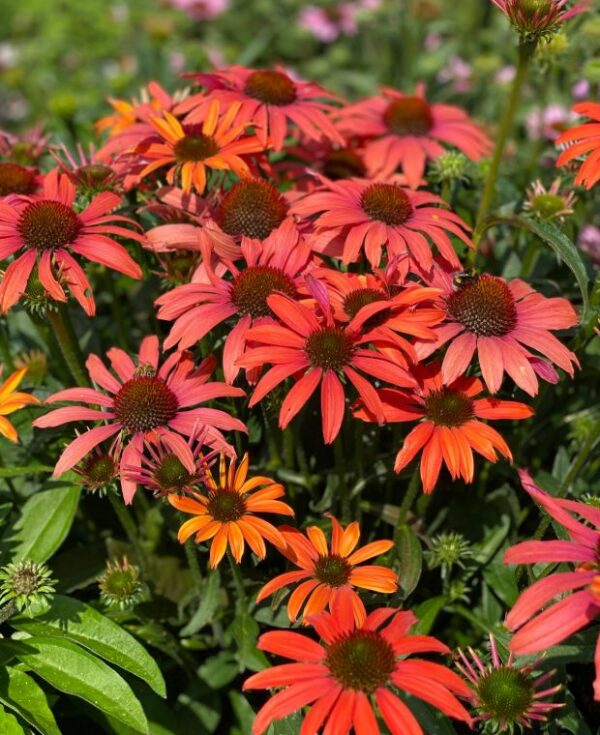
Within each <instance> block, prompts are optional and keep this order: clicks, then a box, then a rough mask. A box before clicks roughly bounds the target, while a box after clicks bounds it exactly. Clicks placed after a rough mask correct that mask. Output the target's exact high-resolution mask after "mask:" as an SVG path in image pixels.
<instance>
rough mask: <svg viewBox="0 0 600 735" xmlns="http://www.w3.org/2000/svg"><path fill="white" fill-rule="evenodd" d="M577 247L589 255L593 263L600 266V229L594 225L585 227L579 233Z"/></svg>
mask: <svg viewBox="0 0 600 735" xmlns="http://www.w3.org/2000/svg"><path fill="white" fill-rule="evenodd" d="M577 245H578V246H579V249H580V250H583V252H584V253H587V254H588V255H589V256H590V258H591V260H592V261H593V263H594V264H595V265H597V266H600V228H599V227H595V226H594V225H584V226H583V227H582V228H581V231H580V232H579V238H578V239H577Z"/></svg>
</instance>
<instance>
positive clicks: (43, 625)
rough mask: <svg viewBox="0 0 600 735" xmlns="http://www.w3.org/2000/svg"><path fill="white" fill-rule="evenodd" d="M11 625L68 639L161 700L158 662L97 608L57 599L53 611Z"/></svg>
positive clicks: (163, 692)
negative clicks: (136, 678)
mask: <svg viewBox="0 0 600 735" xmlns="http://www.w3.org/2000/svg"><path fill="white" fill-rule="evenodd" d="M10 622H11V625H13V626H14V627H15V628H17V630H23V631H25V632H27V633H30V634H31V635H33V636H52V637H56V636H58V637H65V638H68V639H70V640H71V641H73V642H75V643H78V644H79V645H81V646H84V647H85V648H87V649H89V650H90V651H92V652H93V653H95V654H97V655H98V656H101V657H102V658H104V659H106V660H107V661H110V662H111V663H113V664H116V665H117V666H120V667H121V668H122V669H125V671H129V672H130V673H131V674H135V676H139V677H140V679H143V680H144V681H145V682H146V683H147V684H148V686H150V687H151V688H152V689H154V691H155V692H156V693H157V694H159V695H160V696H161V697H165V696H166V689H165V681H164V679H163V676H162V674H161V672H160V669H159V668H158V666H157V664H156V662H155V661H154V659H153V658H152V657H151V656H150V654H149V653H148V652H147V651H146V649H145V648H144V647H143V646H142V645H141V643H138V641H137V640H136V639H135V638H134V637H133V636H132V635H131V634H130V633H128V632H127V631H125V630H123V628H121V627H120V626H119V625H117V624H116V623H115V622H113V621H112V620H110V618H107V617H106V616H105V615H102V613H100V612H98V610H95V609H94V608H93V607H90V606H89V605H86V604H85V603H83V602H79V600H75V599H73V598H72V597H65V596H63V595H55V596H54V598H53V600H52V603H51V605H50V607H49V609H48V610H47V611H46V612H44V613H43V614H42V615H38V616H36V617H35V618H29V617H26V616H25V615H19V616H16V617H14V618H12V619H11V621H10Z"/></svg>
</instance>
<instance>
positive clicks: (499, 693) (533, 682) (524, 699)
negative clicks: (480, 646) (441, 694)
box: [456, 633, 564, 732]
mask: <svg viewBox="0 0 600 735" xmlns="http://www.w3.org/2000/svg"><path fill="white" fill-rule="evenodd" d="M489 639H490V655H491V661H490V662H489V663H487V662H485V661H484V660H482V658H481V656H479V655H478V654H477V653H476V652H475V651H474V650H473V649H472V648H471V647H469V648H468V649H467V652H468V654H469V655H468V656H467V655H466V654H465V653H463V651H461V650H460V648H459V649H458V657H457V661H456V666H457V668H458V669H459V670H460V671H461V673H462V674H463V676H464V677H465V678H466V679H467V680H468V681H469V682H470V683H471V684H472V685H473V704H474V705H475V707H476V708H477V710H478V712H479V714H478V715H477V717H475V718H474V721H475V722H482V721H486V720H488V721H491V722H492V723H493V724H494V725H496V726H497V727H498V728H499V730H500V731H501V732H512V730H513V728H514V727H515V726H519V725H520V726H521V727H525V728H531V727H533V726H534V723H535V722H547V721H548V714H549V713H550V712H552V711H553V710H555V709H559V708H561V707H564V704H563V703H558V702H557V703H553V702H549V701H548V698H549V697H551V696H552V695H553V694H556V693H557V692H559V691H560V689H561V685H560V684H558V685H556V686H552V687H549V688H547V687H546V685H547V684H548V683H549V680H550V679H551V678H552V676H553V675H554V674H555V673H556V669H554V670H553V671H548V672H546V673H541V672H539V671H538V669H539V665H540V664H541V663H542V660H541V659H540V660H538V661H535V662H533V663H517V662H516V661H515V657H514V654H513V653H510V654H509V656H508V659H507V661H502V659H501V658H500V655H499V653H498V646H497V645H496V639H495V638H494V636H493V635H492V634H491V633H490V636H489Z"/></svg>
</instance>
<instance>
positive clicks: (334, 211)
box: [292, 179, 473, 270]
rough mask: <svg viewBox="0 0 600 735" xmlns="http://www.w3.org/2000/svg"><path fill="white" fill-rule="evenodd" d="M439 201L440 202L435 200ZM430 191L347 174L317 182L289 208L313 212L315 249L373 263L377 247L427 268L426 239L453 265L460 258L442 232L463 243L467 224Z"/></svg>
mask: <svg viewBox="0 0 600 735" xmlns="http://www.w3.org/2000/svg"><path fill="white" fill-rule="evenodd" d="M437 205H441V206H437ZM443 206H445V203H444V201H443V200H442V199H441V198H440V197H438V196H436V195H435V194H429V193H428V192H424V191H417V192H415V191H411V190H409V189H405V188H403V187H401V186H398V185H397V184H396V183H394V182H391V181H370V180H367V179H348V180H344V181H325V180H323V186H322V187H321V188H320V189H318V190H316V191H314V192H312V193H310V194H307V195H306V196H305V197H303V198H302V199H299V200H298V201H297V202H295V204H294V205H293V207H292V211H293V212H294V213H295V214H297V215H299V216H301V217H314V216H315V215H316V219H314V222H312V224H313V227H314V234H313V235H312V238H311V241H312V243H313V247H314V249H315V250H317V251H318V252H322V253H325V254H327V255H330V256H334V257H341V258H342V260H343V262H344V263H354V262H356V261H358V260H359V259H360V256H361V252H362V251H363V250H364V253H365V255H366V257H367V259H368V261H369V262H370V263H371V265H372V266H373V267H377V266H379V264H380V262H381V256H382V252H383V249H384V248H385V249H386V252H387V255H388V259H391V258H393V257H396V258H397V259H398V260H399V261H401V260H402V259H403V258H406V257H407V256H408V257H409V259H410V263H411V264H413V265H412V267H413V269H414V267H415V264H418V265H419V266H420V268H422V269H424V270H428V269H429V268H430V267H431V265H432V262H433V255H432V252H431V244H432V243H433V245H435V246H436V247H437V249H438V250H439V252H440V254H441V255H442V257H443V258H444V259H445V260H446V261H448V263H450V264H451V265H452V266H453V267H455V268H459V267H460V260H459V258H458V255H457V254H456V251H455V250H454V247H453V245H452V242H451V240H450V237H449V236H448V233H450V234H451V235H455V236H456V237H458V238H459V239H460V240H462V242H463V243H465V245H467V246H468V247H473V244H472V242H471V240H470V239H469V237H468V234H467V233H468V232H469V231H470V230H469V227H468V226H467V225H466V224H465V223H464V222H463V221H462V220H461V218H460V217H458V215H456V214H454V213H453V212H449V211H447V210H446V209H443Z"/></svg>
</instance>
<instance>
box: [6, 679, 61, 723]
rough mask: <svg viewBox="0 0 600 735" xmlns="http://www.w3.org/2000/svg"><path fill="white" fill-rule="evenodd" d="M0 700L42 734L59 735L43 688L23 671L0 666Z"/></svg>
mask: <svg viewBox="0 0 600 735" xmlns="http://www.w3.org/2000/svg"><path fill="white" fill-rule="evenodd" d="M0 702H2V704H3V705H4V706H5V707H7V708H8V709H10V710H13V712H16V713H17V714H18V715H19V717H22V718H23V719H24V720H25V722H28V723H29V724H30V725H31V726H32V727H35V729H36V730H38V731H39V732H40V733H42V735H60V730H59V729H58V725H57V724H56V720H55V719H54V715H53V714H52V712H51V711H50V707H49V706H48V700H47V698H46V694H45V692H44V690H43V689H42V688H41V687H40V685H39V684H38V683H37V682H36V681H35V679H32V678H31V676H29V674H26V673H25V672H24V671H20V670H19V669H15V668H13V667H12V666H8V667H4V666H3V667H0ZM0 732H2V733H4V730H2V729H0Z"/></svg>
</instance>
